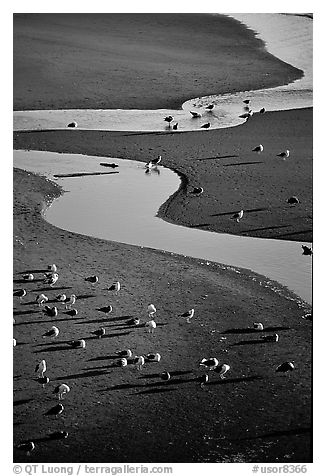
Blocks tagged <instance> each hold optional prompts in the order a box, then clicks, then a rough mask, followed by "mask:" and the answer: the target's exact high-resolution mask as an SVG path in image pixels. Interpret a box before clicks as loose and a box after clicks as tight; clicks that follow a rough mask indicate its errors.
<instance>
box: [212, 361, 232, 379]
mask: <svg viewBox="0 0 326 476" xmlns="http://www.w3.org/2000/svg"><path fill="white" fill-rule="evenodd" d="M230 368H231V367H230V366H229V365H228V364H222V365H219V366H218V367H216V369H215V372H216V373H218V374H219V376H220V378H221V379H225V374H226V372H228V371H229V370H230Z"/></svg>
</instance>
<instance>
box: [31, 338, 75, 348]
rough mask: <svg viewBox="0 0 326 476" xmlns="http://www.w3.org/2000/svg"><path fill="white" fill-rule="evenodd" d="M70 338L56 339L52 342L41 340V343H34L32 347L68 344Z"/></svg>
mask: <svg viewBox="0 0 326 476" xmlns="http://www.w3.org/2000/svg"><path fill="white" fill-rule="evenodd" d="M69 342H71V340H60V341H58V340H56V341H53V342H43V343H42V344H35V345H34V347H46V346H55V345H56V346H58V345H65V344H66V345H68V344H69Z"/></svg>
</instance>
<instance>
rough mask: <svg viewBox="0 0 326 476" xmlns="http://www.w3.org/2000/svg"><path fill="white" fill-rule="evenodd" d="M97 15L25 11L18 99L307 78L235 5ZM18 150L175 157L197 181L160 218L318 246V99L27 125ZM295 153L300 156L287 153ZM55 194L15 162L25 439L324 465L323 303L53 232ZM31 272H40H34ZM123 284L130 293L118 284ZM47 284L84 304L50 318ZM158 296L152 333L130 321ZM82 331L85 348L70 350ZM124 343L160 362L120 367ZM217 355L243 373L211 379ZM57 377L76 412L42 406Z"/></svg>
mask: <svg viewBox="0 0 326 476" xmlns="http://www.w3.org/2000/svg"><path fill="white" fill-rule="evenodd" d="M91 20H92V21H90V20H87V19H86V18H85V17H81V16H80V15H71V16H69V18H68V16H61V15H54V14H52V15H34V16H33V15H32V16H30V15H15V21H14V38H15V39H14V109H15V110H19V109H26V110H28V109H38V108H68V107H71V108H77V107H81V108H83V107H85V108H86V107H87V108H97V107H101V108H103V107H105V108H120V107H121V108H124V107H134V108H143V107H146V108H157V107H172V106H177V107H180V105H181V104H182V102H183V101H184V100H187V99H189V98H191V97H197V96H200V95H203V94H205V95H207V94H212V93H218V92H226V91H236V90H243V89H247V88H255V87H265V86H272V85H277V84H282V83H285V82H287V81H289V80H293V79H295V78H297V77H299V76H300V72H299V71H298V70H296V69H295V68H293V67H291V66H290V65H287V64H285V63H283V62H281V61H279V60H277V59H276V58H274V57H273V56H271V55H269V54H268V53H266V51H265V50H264V49H263V48H262V45H261V42H260V41H258V40H256V39H255V38H254V35H253V33H252V32H250V31H247V30H246V29H245V28H244V27H242V26H240V24H239V23H238V22H236V21H235V20H232V19H228V18H225V17H223V16H216V17H213V16H209V15H195V14H194V15H192V14H191V15H189V14H188V15H185V14H180V15H179V14H178V15H167V14H166V15H159V16H157V15H136V16H130V15H117V16H116V15H115V16H114V18H112V17H110V16H108V17H104V16H103V15H102V16H97V15H96V16H94V17H92V19H91ZM127 25H128V28H127V27H126V26H127ZM194 29H195V31H196V42H195V43H194V42H190V37H191V35H193V31H194ZM86 31H87V35H86ZM153 31H154V32H155V35H154V38H153ZM85 38H87V45H86V44H85ZM149 38H150V39H151V42H149ZM108 39H109V41H107V40H108ZM98 45H99V46H98ZM108 45H109V46H108ZM131 45H132V47H131ZM45 52H46V55H45ZM239 68H241V70H242V71H243V72H244V74H243V75H241V76H240V75H239V74H237V73H236V71H238V70H239ZM266 71H268V75H266ZM190 73H191V74H190ZM171 84H173V88H171ZM259 143H264V144H266V149H267V150H268V151H269V152H268V153H266V154H264V153H262V154H260V155H255V154H254V153H253V152H252V151H251V149H252V148H253V147H254V146H256V145H258V144H259ZM14 148H15V149H34V150H49V151H58V152H74V153H84V154H92V155H95V156H96V155H99V156H107V157H121V158H128V159H134V160H141V161H147V160H149V159H150V158H152V157H153V156H157V155H158V154H161V155H162V160H163V162H164V165H166V166H167V167H170V168H172V169H174V170H176V171H177V172H178V173H180V174H181V175H182V176H183V181H184V187H182V188H181V189H180V190H179V191H178V192H177V193H176V194H175V195H174V196H173V197H171V198H170V200H169V201H168V202H167V203H166V204H164V205H163V206H162V207H161V209H160V211H159V214H160V216H162V217H164V219H166V220H168V221H171V222H174V223H177V224H183V225H187V226H193V227H201V228H203V229H208V230H212V231H216V232H222V231H223V232H228V233H236V234H243V235H248V236H258V237H267V238H280V239H289V240H298V241H299V240H300V241H311V240H312V110H311V109H305V110H293V111H286V112H273V113H266V114H264V115H258V114H257V115H254V116H253V117H252V118H251V119H250V120H249V121H248V122H247V123H245V124H243V125H242V126H238V127H234V128H230V129H223V130H214V131H204V132H202V131H201V132H189V133H180V134H172V133H166V132H162V133H155V134H149V133H147V134H146V133H127V132H97V131H88V132H87V131H78V130H76V131H74V133H73V134H71V131H68V130H67V131H44V132H16V133H14ZM284 148H288V149H290V150H291V157H290V158H289V160H286V161H283V160H278V159H277V158H276V157H275V155H276V154H277V153H278V152H279V151H280V150H283V149H284ZM227 156H229V157H227ZM211 157H214V159H210V158H211ZM192 186H202V187H203V188H204V193H203V195H202V196H201V197H199V200H196V201H194V200H192V201H191V200H189V197H188V195H187V193H186V190H187V187H192ZM59 194H60V190H59V189H58V187H57V186H56V185H54V184H53V183H52V182H50V181H48V180H46V179H45V178H43V177H40V176H35V175H32V174H30V173H27V172H23V171H20V170H18V169H15V171H14V289H17V288H21V287H25V289H26V290H27V291H28V293H27V295H26V297H24V298H23V300H22V303H20V301H19V299H18V298H14V318H15V320H16V323H15V325H14V337H15V338H16V339H17V346H16V347H15V348H14V372H13V375H14V447H16V445H17V444H18V443H21V442H22V441H26V440H33V441H34V442H35V445H36V448H35V450H34V451H33V452H32V454H31V456H29V457H28V460H29V461H31V462H80V461H84V462H98V463H103V462H162V463H163V462H251V461H262V462H263V461H264V462H283V461H284V462H309V461H312V445H311V368H310V366H311V322H309V321H307V320H304V319H302V318H301V317H302V315H303V314H304V313H305V312H309V309H310V308H309V306H308V305H307V306H303V307H302V306H300V305H298V303H297V302H295V301H294V300H292V299H291V297H292V295H291V293H290V292H288V293H285V296H280V295H278V294H276V293H274V292H273V291H271V290H270V289H266V288H265V287H264V286H262V285H260V284H259V281H253V280H252V279H251V278H250V277H249V273H247V272H246V271H244V270H242V271H241V272H240V273H239V272H238V270H233V269H226V268H225V267H221V266H219V265H218V264H212V263H211V264H209V265H207V264H206V263H205V262H201V261H200V260H194V259H190V258H186V257H180V256H177V255H172V254H169V253H164V252H160V251H155V250H149V249H143V248H138V247H134V246H128V245H122V244H119V243H115V242H109V241H104V240H99V239H94V238H90V237H87V236H81V235H77V234H74V233H70V232H67V231H64V230H60V229H57V228H55V227H53V226H52V225H50V224H48V223H47V222H45V221H44V219H43V218H42V213H41V212H42V209H43V208H44V206H45V203H49V202H50V201H51V200H52V199H53V198H54V197H56V196H58V195H59ZM291 195H297V196H299V197H300V202H301V203H300V204H299V206H298V207H289V206H288V204H287V203H286V199H287V198H288V197H289V196H291ZM238 208H243V209H245V210H246V216H247V218H246V221H243V222H240V223H239V224H236V223H234V221H231V220H229V219H226V218H225V215H223V213H226V212H230V211H233V210H237V209H238ZM51 263H56V265H57V266H58V270H59V280H58V282H57V283H56V285H55V286H54V287H53V288H49V287H48V286H46V285H44V284H43V283H42V281H41V278H42V276H43V274H42V273H43V272H44V270H45V269H46V268H47V266H48V265H49V264H51ZM26 272H32V273H34V275H35V277H36V279H35V281H33V282H30V283H26V282H23V281H22V275H23V274H24V273H26ZM93 274H97V275H98V276H99V278H100V281H99V283H98V284H96V285H91V284H90V283H87V282H85V280H84V278H85V277H86V276H90V275H93ZM251 274H252V273H251ZM117 280H119V281H120V282H121V284H122V287H121V291H120V292H119V295H118V296H115V295H111V294H109V293H108V292H107V291H105V287H106V286H107V285H108V284H110V283H111V282H113V281H117ZM40 292H45V293H46V294H47V295H48V296H49V298H50V301H51V302H54V299H55V296H57V295H58V294H59V293H62V292H65V293H66V294H68V295H70V294H71V293H73V292H74V293H75V294H76V295H77V301H76V306H75V307H76V308H77V309H78V311H79V312H78V315H77V316H75V317H71V316H69V315H67V314H66V313H65V311H64V308H63V306H61V305H58V307H59V313H58V316H57V317H55V318H50V317H45V316H44V315H43V313H42V311H41V310H40V308H39V307H38V306H37V305H35V303H34V301H35V297H36V296H37V294H39V293H40ZM150 302H153V303H154V304H155V306H156V307H157V316H156V319H155V320H156V322H157V329H156V331H155V333H154V335H150V334H148V333H147V332H146V329H145V328H144V327H143V326H142V325H140V326H130V325H129V324H128V323H127V321H128V320H129V319H130V318H131V317H139V318H140V319H141V324H143V323H144V322H145V321H146V320H147V318H148V316H147V313H146V308H147V305H148V304H149V303H150ZM107 304H111V305H112V306H113V312H112V313H111V314H110V315H104V314H103V313H102V312H101V311H98V309H99V308H101V307H102V306H104V305H107ZM51 305H54V304H51ZM190 308H195V316H194V318H193V320H192V321H191V323H190V324H188V323H187V322H185V321H184V320H182V319H181V318H180V317H179V314H181V313H183V312H184V311H186V310H188V309H190ZM253 322H264V326H265V330H266V333H270V331H273V332H277V333H278V334H279V336H280V340H279V342H277V343H264V342H262V341H261V340H260V334H259V333H252V332H250V330H248V327H252V324H253ZM52 325H57V326H58V327H59V328H60V334H59V336H58V337H57V338H56V340H54V341H51V340H47V339H43V338H42V337H41V336H42V334H43V333H44V332H45V331H47V330H48V328H50V327H51V326H52ZM99 327H105V328H106V334H105V336H104V337H103V338H101V339H98V338H95V337H94V335H93V334H92V332H93V331H94V330H96V329H98V328H99ZM82 338H83V339H85V340H86V349H72V348H70V346H69V345H68V344H67V342H68V341H70V340H73V339H82ZM125 348H130V349H132V350H133V351H134V352H135V354H136V355H142V354H147V353H149V352H159V353H160V354H161V356H162V360H161V361H160V362H159V363H155V362H152V363H147V364H145V366H144V368H143V370H142V371H137V370H135V368H134V366H132V365H130V366H127V368H125V369H122V368H118V367H116V366H115V363H116V361H117V360H116V357H115V352H116V351H118V350H122V349H125ZM215 355H216V356H217V357H218V359H219V361H220V362H221V363H223V362H225V363H228V364H229V365H230V366H231V370H230V373H229V376H228V377H227V378H226V379H225V380H221V379H220V378H219V376H218V375H217V374H216V373H215V372H208V373H209V374H210V375H209V376H210V378H209V383H208V384H207V386H206V387H205V388H204V389H202V388H201V387H200V385H199V383H198V381H197V378H198V376H199V375H201V374H203V373H205V371H204V370H202V369H201V367H199V362H200V361H201V359H202V358H203V357H211V356H212V357H213V356H215ZM41 359H45V360H46V361H47V365H48V371H47V373H46V374H47V375H48V377H49V378H50V383H49V384H48V385H46V386H45V388H44V389H43V388H42V386H41V385H39V384H38V383H37V382H35V380H34V378H35V375H34V373H33V371H34V368H35V365H36V363H37V362H38V361H40V360H41ZM286 360H291V361H293V362H295V366H296V369H295V371H294V372H292V373H290V374H281V373H276V372H275V368H276V367H277V365H279V364H281V363H282V362H284V361H286ZM163 371H169V372H170V373H171V375H172V378H171V380H170V381H169V382H163V381H162V380H161V379H160V373H161V372H163ZM59 383H67V384H68V385H69V386H70V388H71V392H70V393H69V394H68V395H67V397H66V398H65V400H64V402H63V404H64V406H65V410H64V412H63V413H62V415H60V416H59V417H58V418H55V417H51V416H44V413H45V412H46V411H47V410H48V409H49V408H51V406H54V405H55V404H56V403H57V401H56V400H57V399H56V397H55V396H54V395H53V394H52V392H53V388H54V386H55V385H58V384H59ZM171 397H172V398H171ZM58 430H66V431H68V432H69V436H68V438H67V439H65V440H60V441H58V440H51V439H49V435H50V434H51V433H53V432H54V431H58ZM14 461H15V462H22V461H26V455H25V454H24V452H22V451H21V450H18V449H16V448H14Z"/></svg>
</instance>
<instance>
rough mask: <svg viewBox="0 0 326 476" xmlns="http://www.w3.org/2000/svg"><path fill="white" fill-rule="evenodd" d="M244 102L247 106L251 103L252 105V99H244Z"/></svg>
mask: <svg viewBox="0 0 326 476" xmlns="http://www.w3.org/2000/svg"><path fill="white" fill-rule="evenodd" d="M242 102H244V103H245V104H249V103H250V99H244V100H243V101H242Z"/></svg>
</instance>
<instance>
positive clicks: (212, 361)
mask: <svg viewBox="0 0 326 476" xmlns="http://www.w3.org/2000/svg"><path fill="white" fill-rule="evenodd" d="M199 365H203V366H204V367H206V368H208V369H209V370H214V369H216V367H217V366H218V360H217V359H216V358H215V357H211V358H209V359H205V358H204V359H202V360H201V362H200V364H199Z"/></svg>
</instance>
